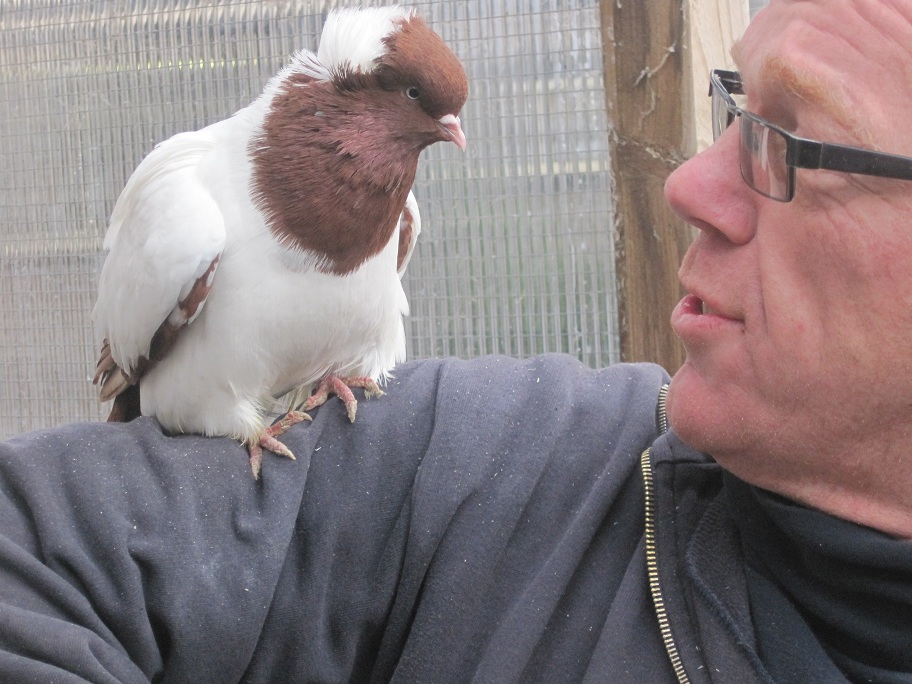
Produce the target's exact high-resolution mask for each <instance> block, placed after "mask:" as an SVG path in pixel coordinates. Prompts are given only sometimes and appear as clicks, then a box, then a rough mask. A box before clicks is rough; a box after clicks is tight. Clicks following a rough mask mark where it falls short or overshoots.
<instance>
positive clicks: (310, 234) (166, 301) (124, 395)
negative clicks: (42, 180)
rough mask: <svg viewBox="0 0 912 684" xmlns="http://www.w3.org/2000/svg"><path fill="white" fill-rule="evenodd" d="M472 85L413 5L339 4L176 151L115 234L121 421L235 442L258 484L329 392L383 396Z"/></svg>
mask: <svg viewBox="0 0 912 684" xmlns="http://www.w3.org/2000/svg"><path fill="white" fill-rule="evenodd" d="M467 97H468V81H467V79H466V74H465V71H464V69H463V66H462V64H461V63H460V61H459V59H458V58H457V57H456V55H455V54H454V53H453V52H452V51H451V50H450V48H449V47H447V45H446V44H445V43H444V41H443V40H442V39H441V38H440V36H439V35H437V34H436V33H435V32H434V31H433V30H432V29H431V28H429V26H428V25H427V23H426V22H425V21H424V20H423V19H422V18H421V17H420V16H418V15H417V14H416V13H415V12H414V11H412V10H409V9H405V8H402V7H399V6H391V7H379V8H364V9H360V8H359V9H340V10H335V11H333V12H332V13H330V14H329V15H328V17H327V19H326V23H325V25H324V28H323V32H322V35H321V38H320V44H319V49H318V51H317V52H316V53H313V52H310V51H307V50H302V51H300V52H298V53H296V54H294V55H293V56H292V57H291V59H290V61H289V63H288V64H287V65H286V66H285V67H284V68H282V69H281V71H279V73H278V74H277V75H276V76H274V77H273V78H272V79H270V80H269V82H268V83H267V84H266V86H265V89H264V91H263V93H262V94H261V95H260V96H259V97H258V98H257V99H256V100H255V101H254V102H253V103H252V104H250V105H249V106H248V107H245V108H244V109H241V110H240V111H238V112H237V113H236V114H234V115H233V116H232V117H230V118H228V119H225V120H224V121H220V122H218V123H215V124H212V125H210V126H208V127H206V128H203V129H201V130H198V131H195V132H187V133H180V134H178V135H175V136H173V137H172V138H169V139H168V140H166V141H164V142H162V143H160V144H158V145H157V146H156V147H155V148H154V149H153V150H152V151H151V152H150V153H149V154H148V155H147V156H146V157H145V159H143V161H142V162H141V163H140V164H139V166H138V167H137V168H136V170H135V171H134V173H133V174H132V175H131V176H130V178H129V179H128V181H127V183H126V185H125V187H124V189H123V191H122V192H121V194H120V196H119V198H118V200H117V202H116V204H115V207H114V210H113V212H112V214H111V220H110V224H109V227H108V232H107V234H106V236H105V240H104V248H105V249H106V250H107V251H108V254H107V257H106V259H105V262H104V265H103V267H102V271H101V276H100V280H99V286H98V299H97V302H96V304H95V307H94V309H93V312H92V318H93V321H94V324H95V327H96V332H97V334H98V336H99V338H100V339H103V343H102V347H101V353H100V355H99V360H98V364H97V366H96V369H95V375H94V379H93V382H94V383H95V384H96V385H98V387H99V398H100V400H101V401H109V400H111V399H113V401H114V403H113V405H112V408H111V412H110V416H109V418H108V420H110V421H128V420H131V419H133V418H135V417H137V416H139V415H146V416H154V417H155V418H156V419H157V420H158V421H159V423H160V424H161V425H162V427H163V428H164V429H166V430H167V431H169V432H172V433H196V434H203V435H208V436H227V437H231V438H233V439H235V440H238V441H239V442H241V443H243V444H244V445H245V446H246V447H247V449H248V452H249V457H250V467H251V470H252V472H253V475H254V477H255V478H258V477H259V475H260V469H261V464H262V459H263V450H264V449H267V450H269V451H272V452H274V453H276V454H279V455H284V456H288V457H290V458H294V455H293V454H292V452H291V451H290V450H289V449H288V448H287V447H286V446H285V445H284V444H282V443H281V442H280V441H278V439H276V438H277V437H278V436H280V435H282V434H283V433H284V432H285V430H287V429H288V427H290V426H291V425H293V424H295V423H297V422H300V421H302V420H309V419H310V415H309V414H308V413H307V412H308V411H310V410H311V409H312V408H314V407H316V406H318V405H320V404H321V403H323V402H324V401H325V400H326V398H327V396H329V395H330V394H337V395H338V396H339V397H340V399H342V400H343V401H344V402H345V405H346V409H347V412H348V416H349V419H350V420H352V421H353V420H354V417H355V409H356V407H357V402H356V400H355V398H354V395H353V393H352V392H351V388H353V387H361V388H364V390H365V395H366V396H376V395H380V394H382V390H380V387H379V385H378V383H380V384H382V383H383V382H385V381H386V380H387V379H388V377H389V376H390V371H391V370H392V369H393V367H394V366H395V365H396V364H397V363H399V362H401V361H402V360H404V358H405V331H404V326H403V320H402V319H403V316H404V315H407V314H408V302H407V300H406V297H405V293H404V291H403V289H402V285H401V282H400V280H401V278H402V275H403V273H404V271H405V268H406V266H407V264H408V261H409V259H410V257H411V255H412V251H413V249H414V246H415V240H416V238H417V237H418V233H419V232H420V229H421V223H420V216H419V213H418V205H417V202H416V200H415V197H414V195H413V194H412V191H411V188H412V185H413V183H414V180H415V174H416V170H417V165H418V157H419V154H420V153H421V151H422V150H423V149H424V148H426V147H427V146H429V145H431V144H433V143H435V142H446V141H449V142H453V143H455V144H456V145H457V146H458V147H459V148H461V149H462V150H465V148H466V137H465V134H464V132H463V129H462V126H461V122H460V119H459V115H460V112H461V110H462V107H463V105H464V104H465V101H466V99H467ZM314 387H316V390H315V391H314V392H313V394H312V395H310V396H309V398H308V399H307V400H306V401H305V402H304V403H303V404H293V405H291V406H289V405H288V404H285V405H283V407H282V410H281V411H276V406H277V405H278V404H277V402H278V401H279V400H280V399H281V398H282V397H289V396H292V397H294V396H308V395H309V392H310V390H311V389H312V388H314ZM302 392H303V393H304V394H301V393H302ZM286 409H288V411H287V413H285V410H286ZM283 413H285V415H284V417H282V418H281V419H280V420H278V421H277V422H275V423H272V424H270V419H271V418H274V417H276V416H281V415H282V414H283Z"/></svg>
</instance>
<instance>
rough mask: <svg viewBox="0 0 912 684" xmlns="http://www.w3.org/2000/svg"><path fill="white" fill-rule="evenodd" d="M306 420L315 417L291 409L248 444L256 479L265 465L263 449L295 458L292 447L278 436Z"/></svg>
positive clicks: (251, 466) (251, 465)
mask: <svg viewBox="0 0 912 684" xmlns="http://www.w3.org/2000/svg"><path fill="white" fill-rule="evenodd" d="M305 420H313V419H312V418H311V417H310V416H309V415H307V414H306V413H304V412H303V411H289V412H288V413H287V414H285V416H283V417H282V419H281V420H279V421H277V422H275V423H273V424H272V425H270V426H269V427H268V428H266V429H265V430H263V432H261V433H260V436H259V437H258V438H257V440H256V441H255V442H250V443H249V444H248V445H247V451H248V453H249V454H250V471H251V472H252V473H253V479H254V480H259V479H260V470H261V469H262V467H263V449H268V450H269V451H271V452H272V453H274V454H276V455H278V456H286V457H288V458H290V459H291V460H292V461H294V460H295V455H294V454H293V453H291V449H289V448H288V447H287V446H285V445H284V444H282V443H281V442H280V441H279V440H277V439H276V437H278V436H279V435H282V434H285V431H286V430H288V428H290V427H291V426H292V425H297V424H298V423H300V422H302V421H305Z"/></svg>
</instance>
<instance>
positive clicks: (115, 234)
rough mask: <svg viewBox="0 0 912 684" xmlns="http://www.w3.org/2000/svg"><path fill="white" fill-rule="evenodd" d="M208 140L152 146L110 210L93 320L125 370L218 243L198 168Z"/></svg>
mask: <svg viewBox="0 0 912 684" xmlns="http://www.w3.org/2000/svg"><path fill="white" fill-rule="evenodd" d="M214 145H215V140H214V139H213V137H212V136H211V135H210V134H208V133H207V132H206V131H205V130H204V131H199V132H195V133H181V134H179V135H176V136H174V137H173V138H170V139H169V140H166V141H165V142H163V143H161V144H159V145H158V146H156V147H155V149H154V150H153V151H152V152H151V153H150V154H149V155H148V156H147V157H146V158H145V159H144V160H143V161H142V163H140V165H139V166H138V167H137V169H136V171H135V172H134V173H133V175H132V176H131V177H130V179H129V181H128V182H127V185H126V187H125V188H124V190H123V192H122V193H121V195H120V197H119V198H118V200H117V204H116V205H115V207H114V211H113V213H112V215H111V225H110V227H109V228H108V233H107V235H106V236H105V241H104V246H105V249H108V250H110V254H109V255H108V257H107V259H106V260H105V263H104V267H103V268H102V272H101V280H100V283H99V287H98V301H97V303H96V304H95V309H94V310H93V312H92V318H93V320H94V321H95V326H96V329H97V331H98V333H99V335H101V336H103V337H106V338H107V339H108V341H109V342H110V345H111V352H112V356H113V357H114V360H115V361H116V362H117V364H118V365H119V366H120V367H121V368H123V369H124V370H126V371H127V372H132V370H133V369H134V368H135V365H136V362H137V360H138V359H139V357H140V356H147V355H148V353H149V345H150V342H151V340H152V336H153V335H154V334H155V332H156V331H157V330H158V328H159V326H160V325H161V324H162V322H163V321H164V320H165V319H166V318H167V317H168V316H169V314H170V313H171V311H172V310H173V309H174V308H175V306H176V305H177V304H178V302H179V301H180V300H181V299H182V298H183V297H185V296H186V295H187V294H188V293H189V290H190V288H191V287H192V286H193V284H194V282H195V281H196V279H197V278H199V277H200V276H202V275H203V274H204V273H205V272H206V270H207V269H208V268H209V266H210V264H211V263H212V261H213V259H215V258H216V257H217V256H219V255H220V254H221V252H222V250H223V248H224V246H225V220H224V217H223V216H222V213H221V211H220V209H219V207H218V204H217V203H216V202H215V200H214V199H213V198H212V196H211V194H210V193H209V191H208V189H207V188H206V186H205V184H204V182H203V180H202V178H200V176H199V173H198V167H199V163H200V160H201V159H202V158H203V157H204V156H205V155H206V154H208V153H209V152H210V151H211V150H212V149H213V147H214ZM197 313H198V312H197Z"/></svg>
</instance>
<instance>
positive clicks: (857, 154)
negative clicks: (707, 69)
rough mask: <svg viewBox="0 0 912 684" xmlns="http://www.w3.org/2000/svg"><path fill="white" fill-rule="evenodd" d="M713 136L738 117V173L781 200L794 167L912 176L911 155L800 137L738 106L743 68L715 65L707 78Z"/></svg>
mask: <svg viewBox="0 0 912 684" xmlns="http://www.w3.org/2000/svg"><path fill="white" fill-rule="evenodd" d="M709 94H710V96H711V97H712V124H713V140H716V139H717V138H718V137H719V136H720V135H722V133H723V132H725V129H726V128H728V127H729V126H730V125H731V124H732V122H733V121H734V120H735V117H739V116H740V117H741V152H740V163H741V177H742V178H744V182H745V183H747V184H748V186H750V188H751V189H752V190H755V191H756V192H759V193H760V194H761V195H763V196H764V197H769V198H770V199H774V200H777V201H779V202H789V201H791V199H792V198H793V197H794V196H795V169H796V168H798V169H826V170H828V171H845V172H847V173H857V174H861V175H864V176H879V177H881V178H897V179H900V180H912V157H901V156H899V155H895V154H884V153H882V152H873V151H871V150H866V149H862V148H860V147H848V146H846V145H836V144H833V143H825V142H819V141H817V140H808V139H806V138H799V137H797V136H794V135H792V134H791V133H789V132H787V131H785V130H783V129H782V128H780V127H779V126H776V125H774V124H771V123H770V122H769V121H766V120H765V119H762V118H760V117H759V116H757V115H756V114H752V113H751V112H748V111H747V110H745V109H741V107H739V106H738V105H737V104H736V103H735V99H734V98H733V97H732V95H743V94H744V89H743V86H742V84H741V74H739V73H738V72H737V71H724V70H722V69H714V70H713V72H712V74H711V75H710V78H709Z"/></svg>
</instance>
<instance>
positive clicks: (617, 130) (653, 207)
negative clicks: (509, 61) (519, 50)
mask: <svg viewBox="0 0 912 684" xmlns="http://www.w3.org/2000/svg"><path fill="white" fill-rule="evenodd" d="M600 9H601V20H602V44H603V46H604V55H605V90H606V97H607V108H608V120H609V122H610V126H611V130H610V134H611V163H612V171H613V175H614V212H615V213H614V218H615V226H614V228H615V253H616V264H617V275H618V310H619V317H620V335H621V358H622V360H624V361H654V362H656V363H659V364H661V365H663V366H664V367H665V368H666V369H668V371H669V372H672V373H673V372H674V371H675V370H677V368H678V367H679V366H680V365H681V363H682V362H683V360H684V353H683V349H682V348H681V346H680V344H679V342H678V340H677V339H676V338H675V336H674V334H673V333H672V332H671V328H670V327H669V324H668V319H669V317H670V315H671V310H672V308H673V307H674V305H675V304H676V303H677V302H678V300H679V299H680V298H681V296H682V295H683V292H682V291H681V289H680V286H679V284H678V279H677V271H678V265H679V264H680V262H681V257H682V256H683V255H684V252H685V251H686V249H687V246H688V244H690V240H691V231H690V229H689V228H688V226H686V225H685V224H684V223H683V222H682V221H681V220H680V219H678V218H677V217H676V216H675V215H674V214H673V213H672V211H671V210H670V209H669V208H668V206H667V205H666V203H665V200H664V195H663V191H662V189H663V186H664V183H665V179H666V178H667V177H668V174H669V173H671V172H672V171H673V170H674V169H675V168H676V167H677V166H678V165H679V164H680V163H681V162H683V161H684V160H685V159H687V157H689V156H690V155H692V154H694V153H695V152H696V150H697V149H698V148H700V147H702V146H705V145H706V144H708V142H709V140H708V138H707V137H706V135H705V134H704V131H708V129H709V125H710V122H709V110H708V109H707V108H706V105H707V104H708V102H705V101H706V100H708V99H709V98H707V97H706V88H707V83H708V80H707V79H708V74H709V69H710V68H711V67H710V65H712V66H716V65H718V66H720V67H725V66H730V64H731V58H730V57H729V56H728V53H727V51H728V49H729V47H730V46H731V42H732V37H733V36H738V35H740V34H741V33H742V32H743V28H744V26H746V24H747V18H748V0H733V1H731V2H730V1H727V0H722V2H720V1H719V0H713V1H712V2H711V1H710V0H667V1H666V2H646V1H645V0H601V2H600Z"/></svg>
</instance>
